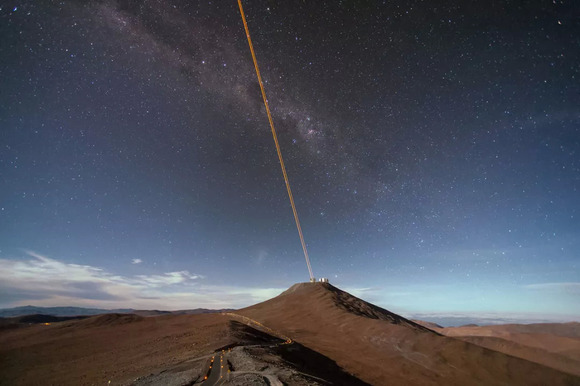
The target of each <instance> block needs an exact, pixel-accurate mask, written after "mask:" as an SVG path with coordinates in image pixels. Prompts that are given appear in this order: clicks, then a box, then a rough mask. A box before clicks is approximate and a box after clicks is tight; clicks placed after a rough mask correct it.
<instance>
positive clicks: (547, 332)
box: [436, 323, 580, 376]
mask: <svg viewBox="0 0 580 386" xmlns="http://www.w3.org/2000/svg"><path fill="white" fill-rule="evenodd" d="M436 331H438V332H440V333H442V334H445V335H447V336H453V337H457V338H460V339H462V340H464V341H467V342H471V343H474V344H477V345H479V346H482V347H487V348H490V349H492V350H495V351H500V352H503V353H505V354H509V355H513V356H517V357H519V358H524V359H527V360H529V361H532V362H536V363H541V364H543V365H546V366H549V367H553V368H555V369H558V370H561V371H565V372H567V373H571V374H576V375H579V376H580V323H545V324H506V325H499V326H480V327H478V326H476V327H448V328H442V329H436Z"/></svg>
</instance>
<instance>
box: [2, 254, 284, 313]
mask: <svg viewBox="0 0 580 386" xmlns="http://www.w3.org/2000/svg"><path fill="white" fill-rule="evenodd" d="M27 255H28V258H27V259H6V258H4V259H0V294H2V295H0V306H2V307H12V306H19V305H25V304H34V305H38V306H62V305H67V306H85V307H100V308H137V309H166V310H175V309H188V308H199V307H203V308H238V307H243V306H247V305H250V304H253V303H256V302H260V301H263V300H266V299H268V298H270V297H272V296H275V295H277V294H279V293H280V292H282V289H276V288H270V289H263V288H261V289H256V288H239V287H235V286H212V285H205V284H203V283H202V282H201V279H203V278H204V277H203V276H202V275H199V274H194V273H190V272H189V271H185V270H184V271H176V272H166V273H160V274H152V275H136V276H123V275H116V274H113V273H111V272H109V271H107V270H105V269H102V268H98V267H93V266H90V265H80V264H71V263H65V262H62V261H59V260H56V259H52V258H49V257H46V256H43V255H40V254H38V253H35V252H27ZM5 299H9V300H5Z"/></svg>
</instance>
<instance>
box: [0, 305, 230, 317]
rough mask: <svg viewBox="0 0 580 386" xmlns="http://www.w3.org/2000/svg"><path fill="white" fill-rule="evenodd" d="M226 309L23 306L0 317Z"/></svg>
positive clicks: (138, 313)
mask: <svg viewBox="0 0 580 386" xmlns="http://www.w3.org/2000/svg"><path fill="white" fill-rule="evenodd" d="M228 311H232V309H221V310H209V309H207V308H196V309H191V310H179V311H159V310H135V309H132V308H121V309H115V310H106V309H101V308H83V307H36V306H23V307H14V308H3V309H0V318H12V317H16V316H24V315H37V314H41V315H52V316H86V315H99V314H137V315H141V316H156V315H164V314H174V315H185V314H209V313H216V312H228Z"/></svg>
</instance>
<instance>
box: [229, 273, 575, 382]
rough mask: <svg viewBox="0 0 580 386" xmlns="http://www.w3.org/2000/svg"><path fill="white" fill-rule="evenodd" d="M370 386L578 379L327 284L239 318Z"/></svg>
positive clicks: (294, 290) (302, 287) (300, 288)
mask: <svg viewBox="0 0 580 386" xmlns="http://www.w3.org/2000/svg"><path fill="white" fill-rule="evenodd" d="M237 313H238V314H241V315H244V316H246V317H248V318H251V319H253V320H256V321H258V322H260V323H262V324H263V325H265V326H268V327H269V328H271V329H272V330H274V331H276V332H278V333H280V334H281V335H286V336H289V337H291V338H292V339H294V340H295V341H297V342H299V343H301V344H303V345H304V346H306V347H308V348H310V349H312V350H314V351H317V352H319V353H320V354H322V355H324V356H326V357H328V358H331V359H332V360H334V361H336V363H337V364H338V365H339V366H340V367H342V368H343V369H345V370H346V371H347V372H349V373H351V374H353V375H354V376H356V377H357V378H359V379H361V380H363V381H365V382H367V383H370V384H373V385H441V384H445V385H482V384H485V385H505V384H509V385H546V384H550V385H568V384H579V379H578V378H576V377H573V376H571V375H568V374H565V373H562V372H559V371H557V370H554V369H552V368H548V367H545V366H542V365H539V364H536V363H532V362H529V361H526V360H523V359H519V358H515V357H512V356H508V355H505V354H502V353H500V352H497V351H492V350H489V349H485V348H482V347H479V346H476V345H473V344H470V343H467V342H464V341H460V340H456V339H453V338H449V337H445V336H442V335H440V334H438V333H436V332H434V331H432V330H430V329H428V328H426V327H423V326H421V325H419V324H417V323H414V322H412V321H410V320H408V319H406V318H404V317H402V316H400V315H397V314H395V313H393V312H390V311H388V310H385V309H383V308H380V307H378V306H375V305H373V304H370V303H368V302H366V301H364V300H362V299H359V298H357V297H355V296H353V295H351V294H349V293H347V292H345V291H342V290H340V289H338V288H336V287H334V286H333V285H331V284H329V283H299V284H295V285H293V286H292V287H290V288H289V289H288V290H286V291H285V292H283V293H281V294H280V295H278V296H277V297H275V298H272V299H270V300H267V301H265V302H263V303H259V304H256V305H254V306H251V307H247V308H244V309H241V310H239V311H238V312H237Z"/></svg>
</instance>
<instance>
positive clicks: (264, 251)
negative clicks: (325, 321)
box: [0, 0, 580, 320]
mask: <svg viewBox="0 0 580 386" xmlns="http://www.w3.org/2000/svg"><path fill="white" fill-rule="evenodd" d="M0 4H1V5H0V178H1V189H0V307H11V306H19V305H25V304H34V305H44V306H57V305H58V306H63V305H76V306H95V307H104V308H121V307H134V308H149V309H151V308H160V309H183V308H197V307H208V308H222V307H241V306H247V305H250V304H252V303H255V302H257V301H261V300H265V299H267V298H269V297H271V296H274V295H276V294H277V293H279V292H280V291H282V290H284V289H285V288H287V287H288V286H290V285H292V284H293V283H295V282H300V281H307V280H308V271H307V268H306V264H305V261H304V256H303V254H302V249H301V246H300V241H299V238H298V234H297V231H296V226H295V224H294V220H293V216H292V211H291V208H290V204H289V201H288V195H287V193H286V189H285V185H284V180H283V178H282V173H281V170H280V165H279V162H278V159H277V155H276V150H275V147H274V142H273V140H272V135H271V133H270V128H269V125H268V120H267V117H266V112H265V108H264V106H263V103H262V99H261V94H260V90H259V86H258V83H257V80H256V74H255V72H254V67H253V64H252V59H251V56H250V51H249V48H248V43H247V41H246V36H245V33H244V29H243V25H242V21H241V17H240V13H239V9H238V5H237V2H236V1H234V0H231V1H225V0H215V1H203V2H201V1H186V0H175V1H161V0H159V1H157V0H150V1H145V0H142V1H141V0H118V1H113V0H101V1H1V3H0ZM244 8H245V12H246V17H247V20H248V24H249V28H250V32H251V34H252V39H253V43H254V47H255V50H256V55H257V58H258V62H259V64H260V70H261V72H262V77H263V79H264V84H265V88H266V93H267V95H268V101H269V104H270V108H271V110H272V114H273V119H274V123H275V125H276V129H277V131H278V137H279V140H280V146H281V148H282V154H283V156H284V160H285V163H286V167H287V171H288V175H289V178H290V183H291V185H292V190H293V193H294V198H295V201H296V207H297V210H298V214H299V216H300V220H301V225H302V229H303V231H304V237H305V240H306V243H307V245H308V251H309V254H310V258H311V262H312V268H313V270H314V274H315V276H317V277H328V278H329V279H330V282H331V283H333V284H335V285H337V286H339V287H341V288H343V289H345V290H347V291H350V292H351V293H353V294H355V295H357V296H360V297H362V298H364V299H365V300H369V301H372V302H374V303H376V304H378V305H380V306H382V307H385V308H387V309H389V310H391V311H393V312H398V313H402V314H405V315H412V314H431V315H436V314H437V315H438V314H445V315H457V314H470V315H490V314H493V315H500V316H502V317H521V318H523V319H525V320H532V319H534V318H540V319H542V318H544V319H550V318H551V319H557V320H560V319H561V320H573V319H576V320H578V318H580V300H579V299H580V107H579V106H580V5H578V4H577V3H576V2H574V1H569V0H567V1H527V2H521V1H491V2H476V1H455V2H448V1H444V2H443V1H406V2H396V1H385V2H380V1H339V0H335V1H322V0H321V1H319V0H317V1H314V0H300V1H299V0H292V1H267V0H253V1H245V2H244ZM522 315H523V316H522Z"/></svg>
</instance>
